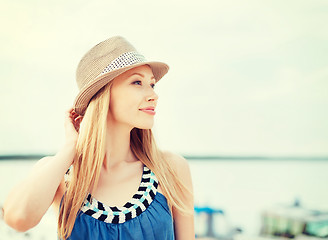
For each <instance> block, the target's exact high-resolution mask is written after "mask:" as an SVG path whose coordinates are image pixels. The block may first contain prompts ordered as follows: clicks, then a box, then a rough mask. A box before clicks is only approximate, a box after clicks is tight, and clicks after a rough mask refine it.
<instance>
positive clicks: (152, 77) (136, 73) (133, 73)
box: [129, 73, 155, 79]
mask: <svg viewBox="0 0 328 240" xmlns="http://www.w3.org/2000/svg"><path fill="white" fill-rule="evenodd" d="M133 75H139V76H141V77H143V78H145V76H144V75H143V74H141V73H132V74H131V75H130V76H129V77H131V76H133ZM150 79H155V77H154V76H152V77H151V78H150Z"/></svg>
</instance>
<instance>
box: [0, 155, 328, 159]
mask: <svg viewBox="0 0 328 240" xmlns="http://www.w3.org/2000/svg"><path fill="white" fill-rule="evenodd" d="M53 155H55V154H3V155H1V154H0V160H32V159H41V158H43V157H46V156H53ZM181 155H182V156H183V157H184V158H186V159H187V160H201V159H202V160H228V159H229V160H328V156H297V155H293V156H283V155H280V156H271V155H219V154H218V155H214V154H209V155H201V154H181Z"/></svg>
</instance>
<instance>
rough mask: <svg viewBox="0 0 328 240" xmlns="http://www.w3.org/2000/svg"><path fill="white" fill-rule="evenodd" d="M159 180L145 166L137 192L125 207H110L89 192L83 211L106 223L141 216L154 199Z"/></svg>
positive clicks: (121, 221)
mask: <svg viewBox="0 0 328 240" xmlns="http://www.w3.org/2000/svg"><path fill="white" fill-rule="evenodd" d="M157 187H158V180H157V178H156V176H155V174H154V173H153V172H152V171H151V170H150V169H149V168H147V167H146V166H144V169H143V174H142V179H141V183H140V186H139V188H138V191H137V193H135V194H134V195H133V197H132V199H131V200H130V201H129V202H127V203H126V204H125V205H124V206H123V207H110V206H106V205H105V204H103V203H101V202H99V201H98V200H96V199H95V198H93V197H92V196H91V194H88V197H87V198H86V200H85V202H84V205H83V207H82V208H81V211H82V212H84V213H85V214H87V215H89V216H91V217H93V218H96V219H98V220H100V221H103V222H106V223H124V222H126V221H128V220H130V219H132V218H135V217H137V216H139V215H140V214H141V213H142V212H143V211H145V210H146V209H147V208H148V206H149V205H150V204H151V202H152V201H153V200H154V198H155V195H156V193H157Z"/></svg>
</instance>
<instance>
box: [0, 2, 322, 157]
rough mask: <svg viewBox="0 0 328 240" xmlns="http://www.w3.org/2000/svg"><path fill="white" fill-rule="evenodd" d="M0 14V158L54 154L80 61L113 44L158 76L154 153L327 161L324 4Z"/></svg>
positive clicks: (97, 6) (142, 5) (6, 9)
mask: <svg viewBox="0 0 328 240" xmlns="http://www.w3.org/2000/svg"><path fill="white" fill-rule="evenodd" d="M0 4H1V6H0V7H1V14H0V27H1V31H0V36H1V37H0V49H1V56H0V61H1V71H0V81H1V88H0V108H1V112H0V114H1V115H0V116H1V125H0V154H11V153H54V152H56V151H57V150H58V148H59V147H60V146H61V144H62V143H63V138H64V127H63V116H64V111H65V109H67V108H68V107H69V106H70V105H72V103H73V101H74V98H75V96H76V94H77V93H78V89H77V86H76V83H75V70H76V67H77V64H78V62H79V60H80V58H81V57H82V56H83V55H84V53H85V52H86V51H88V50H89V49H90V48H91V47H92V46H94V45H95V44H97V43H98V42H100V41H102V40H105V39H107V38H109V37H111V36H114V35H122V36H124V37H125V38H126V39H128V40H129V41H130V42H131V43H133V45H134V46H135V47H136V48H137V49H138V50H139V52H141V53H142V54H143V55H145V56H146V58H147V59H149V60H160V61H164V62H166V63H168V65H169V66H170V71H169V73H168V74H167V75H166V76H165V77H164V78H163V79H162V80H161V81H160V82H159V83H158V84H157V86H156V89H157V93H158V94H159V103H158V110H157V114H156V116H155V127H154V129H153V130H154V132H155V135H156V139H157V142H158V144H159V146H160V147H161V148H163V149H167V150H171V151H174V152H177V153H180V154H207V155H208V154H221V155H300V156H322V155H328V113H327V109H328V41H327V40H328V28H327V22H328V2H327V1H326V0H308V1H304V0H289V1H285V0H269V1H263V0H248V1H244V0H232V1H226V0H224V1H223V0H203V1H190V0H188V1H187V0H183V1H173V0H165V1H154V0H140V1H135V0H120V1H118V0H117V1H110V0H106V1H81V0H79V1H77V0H73V1H64V0H58V1H36V0H35V1H32V0H31V1H12V0H1V2H0Z"/></svg>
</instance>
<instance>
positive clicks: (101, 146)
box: [58, 81, 192, 240]
mask: <svg viewBox="0 0 328 240" xmlns="http://www.w3.org/2000/svg"><path fill="white" fill-rule="evenodd" d="M111 85H112V81H111V82H110V83H109V84H107V85H106V86H105V87H103V88H102V89H101V90H100V91H99V92H98V93H97V94H96V95H95V96H94V97H93V98H92V99H91V101H90V103H89V106H88V107H87V109H86V112H85V115H84V117H83V120H82V122H81V126H80V130H79V137H78V141H77V145H76V154H75V157H74V160H73V164H72V172H71V177H70V181H69V182H68V183H67V188H66V192H65V193H64V196H63V199H62V202H61V207H60V213H59V218H58V235H59V237H60V239H63V240H66V239H67V238H68V237H69V236H70V235H71V232H72V230H73V227H74V223H75V219H76V217H77V215H78V213H79V211H80V208H81V207H82V205H83V203H84V201H85V198H86V197H87V195H88V193H90V192H91V191H92V189H93V188H94V187H96V186H97V183H98V179H99V176H100V170H101V168H102V166H103V162H104V159H105V154H106V152H105V150H106V149H105V147H106V143H105V140H106V130H107V114H108V110H109V101H110V88H111ZM130 147H131V150H132V152H133V154H134V155H135V157H136V158H137V159H138V160H140V161H141V162H142V163H143V164H145V165H146V166H147V167H148V168H149V169H150V170H152V171H153V172H154V173H155V175H156V177H157V178H158V181H159V183H160V184H161V187H162V189H163V194H164V195H165V196H166V198H167V201H168V206H169V209H170V211H171V213H172V207H173V206H174V207H176V208H177V209H178V210H179V211H180V212H181V213H183V214H192V212H191V211H190V209H188V207H187V206H186V204H185V203H184V200H185V199H186V196H185V195H184V194H182V193H183V192H186V191H187V192H188V193H189V194H191V195H192V192H191V190H190V189H188V188H187V187H186V186H185V185H184V184H183V183H182V182H181V180H180V179H179V178H178V176H177V174H176V173H175V171H174V169H173V168H172V167H171V164H169V162H167V161H166V160H165V158H164V155H163V153H162V152H161V151H160V150H159V149H158V148H157V146H156V143H155V140H154V137H153V134H152V131H151V130H150V129H138V128H134V129H132V130H131V132H130ZM185 190H186V191H185ZM191 195H190V196H191Z"/></svg>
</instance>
